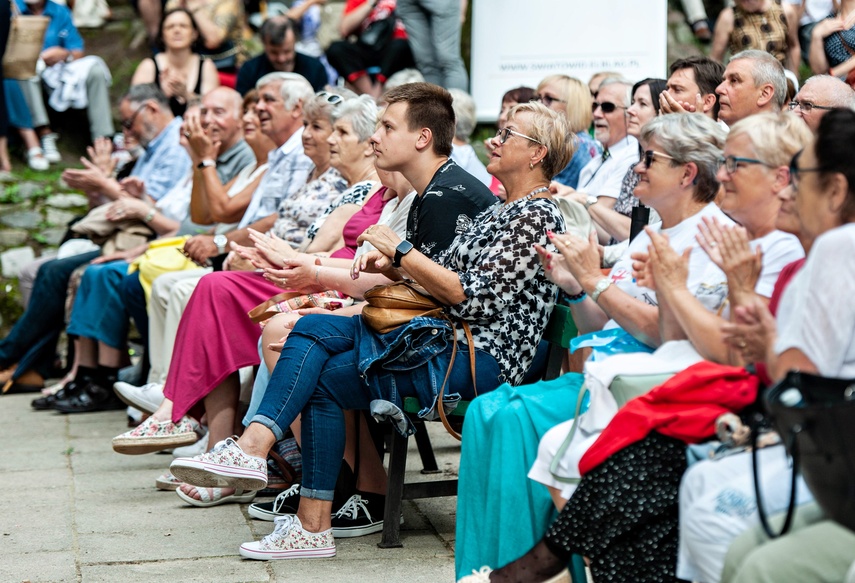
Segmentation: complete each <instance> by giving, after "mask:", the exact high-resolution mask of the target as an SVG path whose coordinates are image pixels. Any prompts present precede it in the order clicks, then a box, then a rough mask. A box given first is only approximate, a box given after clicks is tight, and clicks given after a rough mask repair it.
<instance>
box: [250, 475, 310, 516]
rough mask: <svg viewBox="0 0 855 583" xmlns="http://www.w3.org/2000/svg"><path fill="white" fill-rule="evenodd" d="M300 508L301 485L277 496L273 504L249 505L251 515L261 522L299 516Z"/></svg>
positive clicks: (257, 503) (295, 485) (296, 485)
mask: <svg viewBox="0 0 855 583" xmlns="http://www.w3.org/2000/svg"><path fill="white" fill-rule="evenodd" d="M299 507H300V484H294V485H293V486H291V487H290V488H288V489H287V490H283V491H282V492H280V493H279V495H278V496H276V499H275V500H274V501H273V502H256V503H255V504H250V505H249V509H248V512H249V515H250V516H252V517H253V518H257V519H259V520H267V521H270V522H273V519H275V518H276V517H277V516H282V515H284V514H297V509H298V508H299Z"/></svg>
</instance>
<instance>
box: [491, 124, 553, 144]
mask: <svg viewBox="0 0 855 583" xmlns="http://www.w3.org/2000/svg"><path fill="white" fill-rule="evenodd" d="M511 136H517V137H518V138H525V139H526V140H531V141H532V142H534V143H535V144H540V145H541V146H542V145H543V143H542V142H540V141H538V140H535V139H534V138H532V137H531V136H527V135H525V134H521V133H519V132H515V131H514V130H512V129H511V128H502V129H500V130H499V131H497V132H496V137H497V138H499V143H500V144H504V143H505V142H507V141H508V138H510V137H511Z"/></svg>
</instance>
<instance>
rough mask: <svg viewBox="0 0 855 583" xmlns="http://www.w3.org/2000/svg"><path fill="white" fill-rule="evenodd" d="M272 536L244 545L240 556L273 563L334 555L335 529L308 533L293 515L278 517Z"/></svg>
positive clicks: (241, 547)
mask: <svg viewBox="0 0 855 583" xmlns="http://www.w3.org/2000/svg"><path fill="white" fill-rule="evenodd" d="M274 522H275V523H276V526H275V527H274V529H273V532H272V533H271V534H268V535H267V536H266V537H264V538H263V539H261V540H260V541H253V542H249V543H243V544H242V545H241V546H240V554H241V556H243V557H246V558H247V559H256V560H258V561H272V560H275V559H323V558H329V557H334V556H335V540H334V539H333V534H332V529H331V528H330V529H328V530H325V531H323V532H318V533H314V532H308V531H306V530H305V529H304V528H303V523H301V522H300V519H299V518H297V516H296V515H293V514H285V515H284V516H277V517H276V519H275V520H274Z"/></svg>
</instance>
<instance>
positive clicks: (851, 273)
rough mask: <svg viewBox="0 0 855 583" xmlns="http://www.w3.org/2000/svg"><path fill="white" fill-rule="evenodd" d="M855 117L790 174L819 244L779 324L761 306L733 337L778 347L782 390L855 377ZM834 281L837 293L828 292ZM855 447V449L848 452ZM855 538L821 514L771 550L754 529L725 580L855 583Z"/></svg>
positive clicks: (821, 140)
mask: <svg viewBox="0 0 855 583" xmlns="http://www.w3.org/2000/svg"><path fill="white" fill-rule="evenodd" d="M852 143H855V113H853V112H852V111H850V110H845V109H838V110H834V111H831V112H829V113H828V114H827V115H825V116H824V117H823V119H822V120H821V121H820V124H819V130H818V132H817V135H816V140H815V141H814V143H812V144H809V145H808V146H806V147H805V149H804V150H803V151H802V152H801V153H800V154H799V155H797V156H796V157H794V158H793V161H792V164H791V175H792V177H793V184H794V186H795V187H796V197H795V207H796V208H795V211H796V214H797V215H798V219H799V223H800V225H801V235H802V236H803V237H806V238H808V239H812V240H813V243H812V244H811V245H810V250H809V252H808V257H807V260H806V261H805V264H804V267H802V269H801V271H799V272H798V273H797V274H796V275H795V276H794V277H793V279H792V281H791V283H790V285H789V286H788V287H787V288H786V290H785V291H784V293H783V295H782V297H781V301H780V304H779V307H778V310H777V316H776V319H773V318H772V316H771V314H770V313H769V311H768V309H767V308H766V307H765V306H764V305H763V304H762V303H760V302H755V303H754V305H753V306H750V307H749V308H748V309H746V310H745V313H744V314H743V316H744V318H741V320H742V324H743V326H741V327H738V328H737V327H734V330H732V331H731V333H732V335H734V336H737V335H744V334H745V333H746V332H748V331H749V329H750V328H751V326H753V325H754V322H759V323H760V325H761V327H762V328H763V333H764V334H765V335H766V336H767V337H768V338H769V343H768V347H769V350H768V355H769V358H768V360H767V366H768V370H769V375H770V377H771V378H772V379H773V380H778V379H781V378H783V377H784V375H785V374H786V373H787V371H789V370H794V369H796V370H801V371H804V372H808V373H814V374H819V375H822V376H826V377H836V378H853V377H855V348H853V347H855V342H853V339H855V334H853V330H855V305H853V303H852V302H851V297H852V294H853V293H855V264H853V260H855V151H853V150H852V148H846V147H841V145H842V144H852ZM829 281H833V284H831V285H829ZM846 445H847V446H848V447H850V448H851V447H855V444H853V443H851V440H849V442H848V443H847V444H846ZM853 563H855V532H853V531H851V530H850V529H848V528H845V527H843V526H841V525H840V524H838V523H836V522H834V521H832V520H829V519H827V518H825V517H824V516H823V514H822V512H821V511H819V510H818V509H817V508H805V509H804V512H802V513H800V514H797V516H796V519H795V522H794V527H793V529H792V530H791V531H790V532H789V533H787V534H786V535H784V536H782V537H780V538H778V539H775V540H773V541H769V540H768V539H767V538H766V537H765V536H763V535H761V534H760V533H759V532H756V527H754V528H753V529H752V530H750V531H749V532H747V533H745V534H744V535H743V536H741V537H740V538H738V539H736V541H735V542H734V543H733V544H732V545H731V547H730V550H729V551H728V555H727V561H726V563H725V566H724V569H723V572H722V578H721V580H722V581H727V582H729V583H747V582H751V583H755V582H758V583H769V582H771V581H817V582H820V583H826V582H828V583H831V582H834V583H837V582H839V581H851V580H852V574H853V570H852V568H851V566H852V565H853Z"/></svg>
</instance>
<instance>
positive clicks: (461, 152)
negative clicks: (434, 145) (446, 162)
mask: <svg viewBox="0 0 855 583" xmlns="http://www.w3.org/2000/svg"><path fill="white" fill-rule="evenodd" d="M451 159H452V160H454V161H455V162H457V165H458V166H460V167H461V168H463V169H464V170H466V171H467V172H468V173H469V174H471V175H472V176H474V177H475V178H477V179H478V180H480V181H481V182H482V183H483V184H484V186H487V187H489V186H490V185H491V184H492V183H493V177H492V176H491V175H490V173H489V172H487V168H486V167H485V166H484V163H483V162H481V160H480V159H479V158H478V154H476V153H475V148H473V147H472V145H471V144H464V145H463V146H458V145H457V144H452V145H451Z"/></svg>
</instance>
